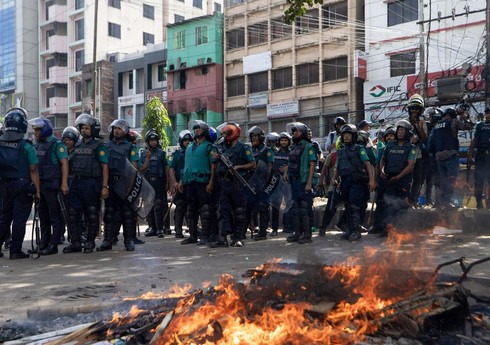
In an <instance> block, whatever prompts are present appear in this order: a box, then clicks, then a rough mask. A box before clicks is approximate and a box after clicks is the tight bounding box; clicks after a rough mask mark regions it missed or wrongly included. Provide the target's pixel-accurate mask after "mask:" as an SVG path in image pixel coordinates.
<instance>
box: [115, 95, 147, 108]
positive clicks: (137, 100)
mask: <svg viewBox="0 0 490 345" xmlns="http://www.w3.org/2000/svg"><path fill="white" fill-rule="evenodd" d="M117 101H118V103H119V106H126V105H132V104H142V103H144V96H143V94H142V93H139V94H137V95H130V96H122V97H119V98H118V99H117Z"/></svg>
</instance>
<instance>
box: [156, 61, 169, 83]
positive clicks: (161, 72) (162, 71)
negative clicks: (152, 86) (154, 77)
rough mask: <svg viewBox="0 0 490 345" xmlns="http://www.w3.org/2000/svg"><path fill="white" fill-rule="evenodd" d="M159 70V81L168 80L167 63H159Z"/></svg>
mask: <svg viewBox="0 0 490 345" xmlns="http://www.w3.org/2000/svg"><path fill="white" fill-rule="evenodd" d="M157 72H158V82H162V81H165V80H167V71H166V70H165V65H163V64H162V65H158V66H157Z"/></svg>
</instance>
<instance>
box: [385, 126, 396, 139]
mask: <svg viewBox="0 0 490 345" xmlns="http://www.w3.org/2000/svg"><path fill="white" fill-rule="evenodd" d="M388 134H393V135H394V136H395V138H396V130H395V127H393V126H389V127H386V129H385V134H384V138H385V139H386V136H387V135H388Z"/></svg>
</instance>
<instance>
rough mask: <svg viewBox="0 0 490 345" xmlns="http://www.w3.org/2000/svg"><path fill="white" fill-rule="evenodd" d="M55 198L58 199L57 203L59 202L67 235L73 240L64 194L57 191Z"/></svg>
mask: <svg viewBox="0 0 490 345" xmlns="http://www.w3.org/2000/svg"><path fill="white" fill-rule="evenodd" d="M56 198H57V199H58V203H59V204H60V210H61V215H62V216H63V220H64V221H65V225H66V230H67V231H68V235H69V236H70V238H71V240H73V239H74V237H73V231H72V228H71V223H70V218H69V217H68V211H67V210H66V204H65V196H64V195H63V193H61V192H58V194H56Z"/></svg>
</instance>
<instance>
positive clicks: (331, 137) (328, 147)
mask: <svg viewBox="0 0 490 345" xmlns="http://www.w3.org/2000/svg"><path fill="white" fill-rule="evenodd" d="M344 125H345V119H344V118H343V117H342V116H337V117H336V118H335V121H334V123H333V126H334V128H335V130H333V131H331V132H330V133H328V136H327V140H326V142H325V151H327V152H328V153H331V152H335V151H336V144H337V139H338V137H339V134H340V129H341V128H342V126H344Z"/></svg>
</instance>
